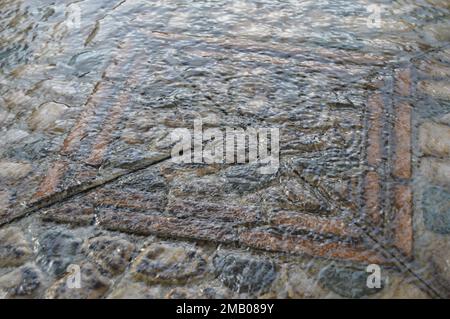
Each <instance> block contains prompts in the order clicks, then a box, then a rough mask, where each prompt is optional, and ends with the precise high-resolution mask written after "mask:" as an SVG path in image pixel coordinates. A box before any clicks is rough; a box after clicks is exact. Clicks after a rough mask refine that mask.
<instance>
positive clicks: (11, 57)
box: [0, 1, 450, 298]
mask: <svg viewBox="0 0 450 319" xmlns="http://www.w3.org/2000/svg"><path fill="white" fill-rule="evenodd" d="M80 3H81V9H82V11H81V12H83V14H84V17H86V16H87V17H88V19H89V23H84V24H82V27H80V28H78V29H77V28H75V29H73V26H72V28H71V27H69V26H68V25H67V24H64V23H63V21H64V17H63V16H62V15H61V12H59V11H57V10H56V11H55V10H53V11H51V10H50V9H49V10H50V11H48V10H43V9H37V8H33V6H32V5H25V4H27V3H26V2H22V1H7V2H5V4H4V5H3V7H2V10H1V11H2V15H3V16H2V26H14V30H15V31H14V32H13V31H12V32H11V34H10V35H8V36H6V35H4V36H3V38H2V41H3V42H4V43H5V47H6V48H7V49H6V50H4V51H2V52H1V53H0V56H1V57H2V59H1V60H0V63H1V65H2V73H1V78H0V91H1V93H2V95H1V98H0V123H1V128H2V137H1V138H0V145H1V149H0V297H4V298H44V297H45V298H341V297H342V298H446V297H447V298H448V297H450V188H449V187H450V80H449V75H450V49H449V48H448V46H447V47H446V46H440V47H438V48H429V50H427V51H426V53H423V54H418V53H415V54H414V55H412V56H411V57H410V58H408V59H401V58H399V57H398V55H400V54H399V53H398V52H395V50H394V49H392V50H391V49H387V48H384V49H383V50H384V51H388V52H384V51H383V52H384V54H379V53H377V51H376V46H377V45H379V42H376V41H374V43H375V44H374V47H373V48H368V49H360V50H350V49H348V48H340V47H334V46H329V47H327V46H325V45H322V44H314V45H313V44H308V45H305V46H302V45H298V44H296V43H297V42H295V41H293V40H292V39H293V38H294V39H295V36H294V35H292V34H291V36H292V38H289V39H290V40H289V41H286V39H284V38H283V37H281V36H280V37H277V35H276V34H275V33H274V32H276V30H277V28H276V25H277V24H276V23H277V21H278V23H280V21H283V22H282V23H286V22H285V21H286V20H285V19H287V18H286V17H290V18H292V19H294V18H293V16H292V17H291V16H290V13H289V12H284V13H280V14H279V16H277V14H272V13H271V10H270V8H269V9H267V10H264V7H263V9H261V8H258V7H254V6H253V5H252V4H251V3H247V2H239V3H240V6H241V7H240V6H237V7H236V6H234V7H232V8H234V9H233V10H231V9H230V10H231V13H230V12H228V11H227V14H230V17H228V18H229V19H232V20H233V19H237V18H236V17H240V15H241V14H242V12H244V11H249V12H253V11H252V10H254V11H255V14H256V12H258V14H265V16H264V17H265V19H268V20H266V22H267V21H269V22H270V23H272V22H273V23H274V26H273V29H271V31H270V32H269V31H267V30H266V31H267V32H269V35H270V36H271V37H272V38H270V37H269V35H268V34H266V33H264V30H265V29H264V28H263V27H261V26H259V27H255V26H254V25H252V24H251V23H249V22H248V21H241V20H239V19H237V21H238V22H237V23H235V24H234V26H233V28H232V29H229V32H226V31H224V30H227V29H226V27H225V26H227V28H228V25H227V19H226V18H225V17H224V18H223V19H220V17H216V19H217V21H215V23H216V24H214V25H215V27H214V28H213V29H214V32H212V33H206V32H204V31H203V30H205V29H203V26H202V27H200V25H202V24H203V23H206V24H207V22H208V21H204V20H200V21H201V24H198V28H199V29H198V30H194V31H196V32H193V30H192V29H189V30H186V29H185V27H186V25H188V26H189V21H191V20H189V19H193V20H195V18H196V15H195V13H196V11H195V10H193V11H192V12H191V11H189V10H187V11H189V12H184V11H183V10H181V12H178V13H177V14H174V15H173V16H171V15H170V14H168V16H170V18H167V16H165V14H166V15H167V10H168V9H170V8H171V5H174V4H173V3H172V2H171V1H168V2H167V3H162V4H158V6H160V7H157V8H156V9H155V7H152V8H150V9H151V10H148V8H147V7H146V6H147V4H145V1H123V2H117V3H113V2H102V1H99V2H98V3H97V4H93V3H92V2H91V1H81V2H80ZM357 3H359V4H360V5H361V6H362V7H363V6H364V5H366V3H365V1H359V2H357ZM437 3H438V4H439V2H437ZM68 6H70V4H67V7H68ZM67 7H66V8H67ZM15 8H16V9H17V10H16V11H14V9H15ZM49 8H51V7H49ZM177 10H178V9H177ZM202 10H206V9H205V8H200V9H199V12H201V11H202ZM258 10H261V12H259V11H258ZM175 11H176V10H175ZM155 12H157V13H158V14H161V15H160V16H158V15H157V13H155ZM280 12H281V11H280ZM44 17H45V19H44ZM158 17H160V18H161V20H162V21H159V20H158ZM162 17H164V18H162ZM211 17H213V15H211ZM197 18H198V17H197ZM43 21H44V22H45V23H44V22H43ZM233 21H234V20H233ZM353 22H354V23H360V24H359V26H365V21H363V22H358V21H356V20H355V21H353ZM220 23H223V24H224V25H221V24H220ZM255 23H256V22H255ZM343 23H347V22H343ZM162 25H164V27H162ZM252 26H253V27H255V28H256V30H255V29H254V28H252ZM195 27H197V25H195ZM397 27H398V31H399V32H400V35H398V34H396V35H395V36H394V35H393V36H392V38H389V39H385V38H380V41H381V40H383V41H386V43H388V42H390V41H395V40H397V41H398V39H397V37H402V38H401V39H402V40H401V41H402V43H403V44H404V45H405V46H407V45H411V47H413V46H414V43H413V39H410V38H408V36H409V35H408V28H407V25H404V26H403V27H404V28H405V29H404V30H403V29H402V27H401V26H397ZM190 28H192V26H190ZM215 28H216V29H215ZM206 29H207V28H206ZM30 30H35V31H33V32H32V31H30ZM36 30H38V31H39V32H37V31H36ZM286 30H287V29H286V28H285V29H283V34H284V35H285V36H286V32H287V31H286ZM401 30H403V32H404V34H402V33H401V32H402V31H401ZM425 30H426V28H425ZM436 30H438V31H436ZM432 31H433V32H438V35H439V36H446V33H445V31H444V32H441V31H440V29H439V28H436V29H432ZM430 32H431V31H430ZM235 33H237V34H238V35H236V34H235ZM32 35H34V38H33V41H30V42H28V41H26V40H23V43H25V44H27V45H26V46H25V45H24V46H23V47H22V48H17V47H16V46H15V45H16V44H17V43H19V44H20V43H21V42H20V41H19V42H17V39H24V38H25V39H26V38H27V37H31V36H32ZM447 35H448V32H447ZM268 38H270V39H271V40H270V41H269V40H267V39H268ZM408 41H411V43H408ZM444 43H445V41H444ZM390 50H391V51H390ZM410 50H411V51H414V49H410ZM406 51H407V50H406ZM199 118H200V119H202V121H203V125H204V128H210V127H217V128H220V129H224V128H225V127H232V128H242V129H245V128H252V127H253V128H260V127H266V128H272V127H275V128H279V130H280V153H279V154H280V155H279V157H280V163H279V169H278V170H277V171H276V172H274V173H272V174H261V173H260V171H259V169H260V168H261V166H263V165H262V164H258V163H256V164H255V163H246V164H211V165H207V164H179V163H175V162H174V161H173V158H172V156H171V150H172V148H173V145H174V143H173V141H172V140H171V136H170V134H171V132H173V130H174V129H176V128H188V129H193V124H194V120H195V119H199ZM211 144H212V143H205V145H204V147H205V148H208V147H211ZM369 264H376V265H379V266H380V267H381V268H380V269H381V276H382V286H381V288H369V287H368V286H367V278H368V276H369V275H370V273H368V272H367V271H366V268H367V266H368V265H369ZM73 267H75V269H79V270H80V271H81V288H71V287H70V285H68V284H67V283H68V280H69V278H72V276H73V273H71V271H72V270H73V269H74V268H73ZM77 267H79V268H77Z"/></svg>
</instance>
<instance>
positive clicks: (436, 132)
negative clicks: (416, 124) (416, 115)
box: [419, 123, 450, 158]
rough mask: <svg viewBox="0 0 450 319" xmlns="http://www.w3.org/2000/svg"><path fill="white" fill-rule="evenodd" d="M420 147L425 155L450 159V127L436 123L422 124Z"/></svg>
mask: <svg viewBox="0 0 450 319" xmlns="http://www.w3.org/2000/svg"><path fill="white" fill-rule="evenodd" d="M419 145H420V149H421V151H422V152H423V154H424V155H431V156H439V157H446V158H450V127H449V126H447V125H441V124H436V123H424V124H422V125H421V126H420V129H419Z"/></svg>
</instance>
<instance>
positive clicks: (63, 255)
mask: <svg viewBox="0 0 450 319" xmlns="http://www.w3.org/2000/svg"><path fill="white" fill-rule="evenodd" d="M81 243H82V241H81V239H79V238H76V237H75V236H73V235H72V234H71V233H69V232H66V231H63V230H53V229H52V230H49V231H47V232H46V233H44V234H43V235H42V236H41V238H40V239H39V257H38V261H39V263H41V264H42V267H43V268H44V269H45V270H46V271H48V272H50V273H53V274H55V275H61V274H63V273H64V272H65V271H66V269H67V266H68V265H69V264H70V263H71V262H72V260H73V258H74V257H75V255H76V254H77V252H78V250H79V247H80V245H81Z"/></svg>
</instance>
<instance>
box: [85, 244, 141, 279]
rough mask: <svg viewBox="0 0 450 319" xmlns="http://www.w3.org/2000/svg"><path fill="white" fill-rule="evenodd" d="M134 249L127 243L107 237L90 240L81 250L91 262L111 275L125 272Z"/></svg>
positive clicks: (132, 245)
mask: <svg viewBox="0 0 450 319" xmlns="http://www.w3.org/2000/svg"><path fill="white" fill-rule="evenodd" d="M134 249H135V245H134V244H132V243H130V242H129V241H127V240H124V239H120V238H114V237H109V236H100V237H94V238H91V239H89V240H88V241H87V243H86V244H85V246H84V248H83V250H84V252H85V253H86V254H87V255H88V256H89V257H90V258H91V259H92V260H93V261H95V262H96V263H97V264H99V265H100V266H101V267H102V268H103V269H105V270H107V271H108V272H110V273H111V274H113V275H118V274H120V273H122V272H123V271H124V270H125V268H126V267H127V266H128V263H129V262H130V260H131V256H132V254H133V251H134Z"/></svg>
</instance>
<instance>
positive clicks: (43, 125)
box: [28, 102, 68, 130]
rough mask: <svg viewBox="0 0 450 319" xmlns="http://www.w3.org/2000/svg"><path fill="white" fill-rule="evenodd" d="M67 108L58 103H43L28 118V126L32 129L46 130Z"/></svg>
mask: <svg viewBox="0 0 450 319" xmlns="http://www.w3.org/2000/svg"><path fill="white" fill-rule="evenodd" d="M67 110H68V107H67V106H65V105H64V104H60V103H54V102H50V103H45V104H43V105H41V106H39V107H38V108H37V109H36V110H34V112H33V113H32V114H31V116H30V118H29V119H28V126H29V127H30V128H31V129H32V130H48V129H52V128H54V126H55V122H56V121H57V120H59V119H60V118H61V117H62V115H63V114H64V113H65V112H66V111H67Z"/></svg>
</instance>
